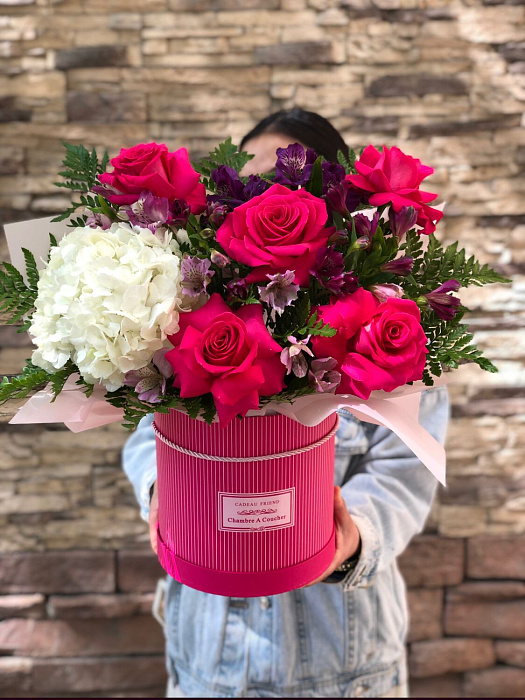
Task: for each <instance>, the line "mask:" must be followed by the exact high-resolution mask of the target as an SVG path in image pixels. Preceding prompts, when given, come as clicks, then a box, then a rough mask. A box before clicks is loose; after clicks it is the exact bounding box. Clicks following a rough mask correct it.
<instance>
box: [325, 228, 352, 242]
mask: <svg viewBox="0 0 525 700" xmlns="http://www.w3.org/2000/svg"><path fill="white" fill-rule="evenodd" d="M328 243H330V245H344V244H346V243H348V231H342V230H338V231H334V233H332V235H331V236H330V238H329V239H328Z"/></svg>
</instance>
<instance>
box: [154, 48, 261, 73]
mask: <svg viewBox="0 0 525 700" xmlns="http://www.w3.org/2000/svg"><path fill="white" fill-rule="evenodd" d="M251 62H252V59H251V53H248V52H246V53H235V54H234V53H231V54H224V55H220V54H183V53H171V54H169V55H165V56H145V57H144V65H145V66H146V67H150V66H159V67H166V66H171V67H172V68H177V69H178V68H211V67H213V66H216V65H218V66H221V67H230V66H249V65H251Z"/></svg>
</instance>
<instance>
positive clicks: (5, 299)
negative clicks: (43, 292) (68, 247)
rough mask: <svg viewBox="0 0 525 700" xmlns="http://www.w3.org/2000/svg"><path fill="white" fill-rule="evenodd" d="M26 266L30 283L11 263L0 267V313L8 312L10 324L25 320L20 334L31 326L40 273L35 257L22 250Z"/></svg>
mask: <svg viewBox="0 0 525 700" xmlns="http://www.w3.org/2000/svg"><path fill="white" fill-rule="evenodd" d="M22 251H23V253H24V260H25V265H26V275H27V280H28V283H27V284H26V283H25V282H24V278H23V277H22V274H21V273H20V272H19V271H18V270H17V269H16V267H14V265H11V263H9V262H4V263H2V264H1V265H0V312H7V313H8V314H9V315H10V319H9V320H7V321H6V323H8V324H14V323H18V322H19V321H21V320H22V319H24V320H23V323H22V325H21V326H20V328H19V333H22V332H23V331H26V330H27V329H28V328H29V326H30V325H31V319H30V315H31V311H32V310H33V308H34V306H35V300H36V297H37V294H38V290H37V285H38V279H39V273H38V270H37V266H36V261H35V258H34V255H33V254H32V253H31V252H30V251H29V250H27V249H26V248H22Z"/></svg>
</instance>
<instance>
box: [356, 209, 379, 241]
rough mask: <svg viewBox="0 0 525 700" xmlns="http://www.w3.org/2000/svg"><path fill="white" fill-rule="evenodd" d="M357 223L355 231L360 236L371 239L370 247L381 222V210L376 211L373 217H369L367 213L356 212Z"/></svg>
mask: <svg viewBox="0 0 525 700" xmlns="http://www.w3.org/2000/svg"><path fill="white" fill-rule="evenodd" d="M353 222H354V224H355V232H356V234H357V237H358V238H366V239H367V240H368V241H369V247H370V245H371V244H372V238H373V237H374V235H375V232H376V231H377V227H378V224H379V212H377V211H376V212H375V213H374V215H373V217H372V219H369V218H368V216H366V214H356V215H355V216H354V217H353Z"/></svg>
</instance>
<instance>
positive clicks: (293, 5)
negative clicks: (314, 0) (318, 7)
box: [281, 0, 306, 12]
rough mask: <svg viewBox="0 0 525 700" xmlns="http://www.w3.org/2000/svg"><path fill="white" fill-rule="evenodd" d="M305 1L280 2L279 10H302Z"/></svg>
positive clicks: (304, 6) (290, 0)
mask: <svg viewBox="0 0 525 700" xmlns="http://www.w3.org/2000/svg"><path fill="white" fill-rule="evenodd" d="M305 8H306V0H281V9H282V10H284V11H285V12H290V11H296V10H304V9H305Z"/></svg>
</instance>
